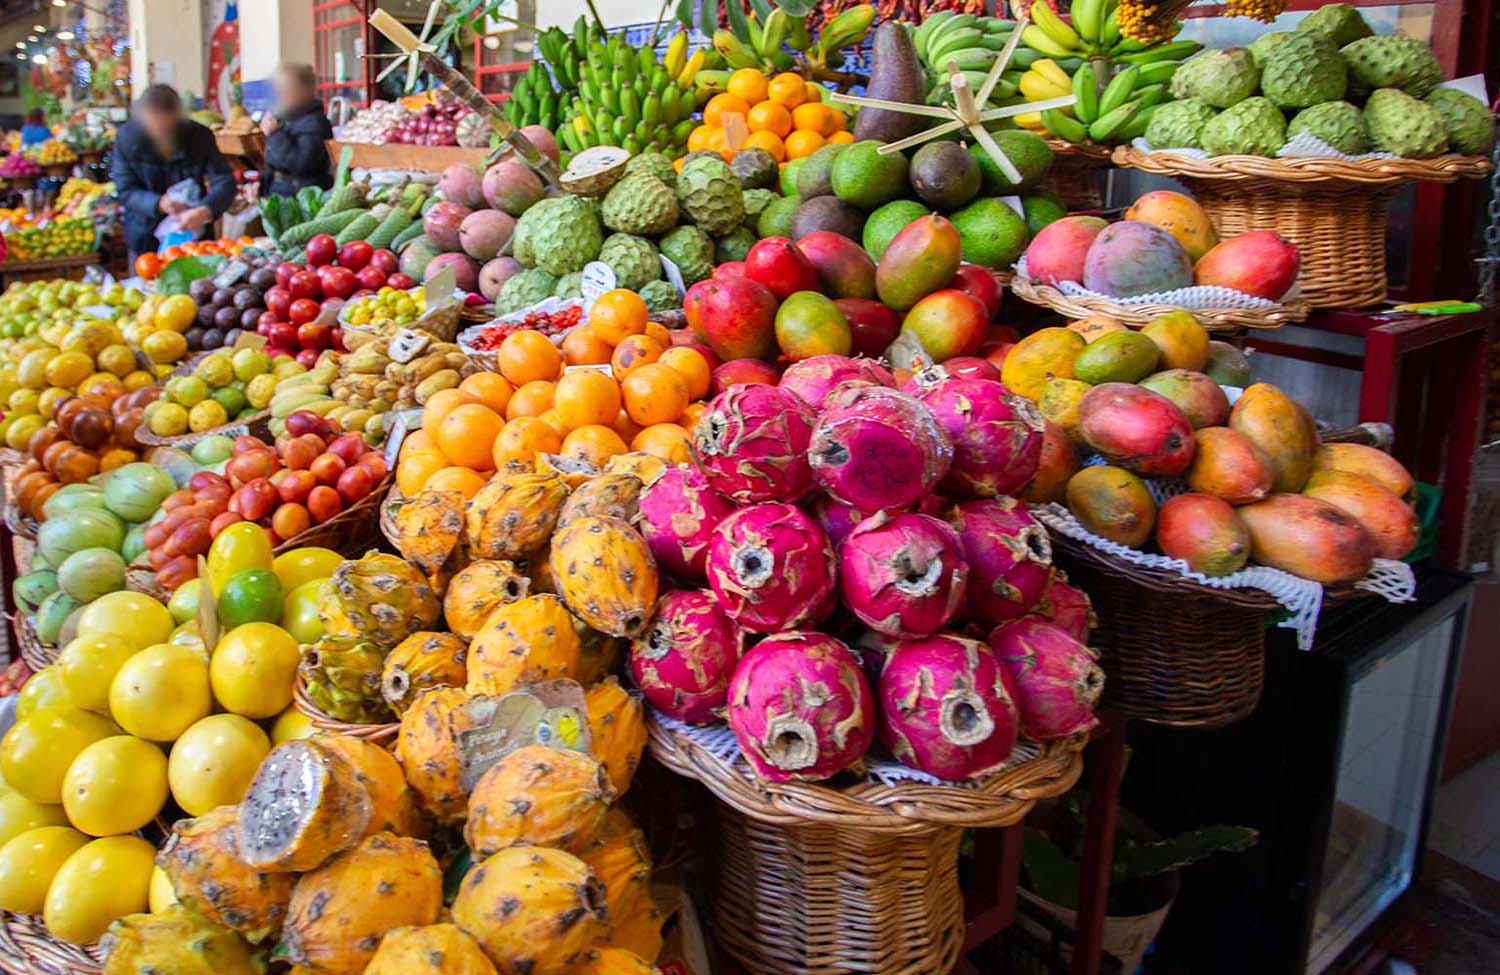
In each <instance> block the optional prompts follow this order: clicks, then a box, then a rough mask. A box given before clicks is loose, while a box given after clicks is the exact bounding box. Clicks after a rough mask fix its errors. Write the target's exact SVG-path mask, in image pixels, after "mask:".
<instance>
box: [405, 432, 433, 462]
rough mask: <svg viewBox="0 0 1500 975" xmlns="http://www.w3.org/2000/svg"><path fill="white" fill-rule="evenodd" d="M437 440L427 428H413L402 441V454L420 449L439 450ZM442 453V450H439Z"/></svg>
mask: <svg viewBox="0 0 1500 975" xmlns="http://www.w3.org/2000/svg"><path fill="white" fill-rule="evenodd" d="M437 449H438V445H437V441H436V440H434V439H432V435H431V434H429V433H428V432H427V431H426V430H420V429H418V430H413V431H411V432H410V433H408V434H407V435H406V439H404V440H402V441H401V456H402V457H405V456H406V455H407V454H408V453H416V452H417V451H419V450H437ZM439 452H440V453H441V451H439Z"/></svg>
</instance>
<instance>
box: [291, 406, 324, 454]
mask: <svg viewBox="0 0 1500 975" xmlns="http://www.w3.org/2000/svg"><path fill="white" fill-rule="evenodd" d="M327 424H328V421H327V420H325V419H323V418H322V417H321V416H319V415H318V414H316V413H314V412H313V411H312V410H297V411H295V412H293V413H292V414H291V415H290V416H288V417H287V418H286V432H287V433H289V434H291V435H292V436H294V437H300V436H302V435H303V434H304V433H317V434H321V433H322V432H323V431H324V430H326V429H328V426H327ZM318 450H319V451H320V452H321V451H322V450H323V444H322V441H319V442H318Z"/></svg>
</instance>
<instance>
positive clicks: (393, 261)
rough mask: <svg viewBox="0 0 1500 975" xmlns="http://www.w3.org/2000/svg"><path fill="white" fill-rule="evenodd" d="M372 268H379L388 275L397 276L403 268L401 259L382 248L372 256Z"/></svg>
mask: <svg viewBox="0 0 1500 975" xmlns="http://www.w3.org/2000/svg"><path fill="white" fill-rule="evenodd" d="M370 266H371V267H378V268H380V270H382V271H384V272H385V273H386V274H395V273H396V272H397V271H398V270H399V269H400V268H401V258H399V257H397V256H396V255H395V254H393V253H391V252H390V251H388V250H386V249H385V248H384V247H382V248H381V249H380V250H378V251H376V252H375V253H373V254H371V255H370Z"/></svg>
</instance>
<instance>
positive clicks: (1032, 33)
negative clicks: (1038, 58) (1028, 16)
mask: <svg viewBox="0 0 1500 975" xmlns="http://www.w3.org/2000/svg"><path fill="white" fill-rule="evenodd" d="M1021 41H1022V42H1023V43H1024V44H1025V45H1026V46H1027V47H1029V48H1031V49H1032V50H1033V51H1035V52H1037V53H1038V54H1042V55H1046V56H1047V57H1049V58H1071V57H1076V56H1077V55H1078V52H1077V51H1076V50H1074V49H1073V48H1070V47H1065V46H1064V45H1062V44H1059V43H1057V41H1054V40H1053V39H1052V36H1051V35H1050V34H1048V33H1047V32H1046V31H1044V30H1042V29H1041V28H1040V27H1038V26H1037V25H1036V24H1027V25H1026V29H1025V30H1023V31H1021Z"/></svg>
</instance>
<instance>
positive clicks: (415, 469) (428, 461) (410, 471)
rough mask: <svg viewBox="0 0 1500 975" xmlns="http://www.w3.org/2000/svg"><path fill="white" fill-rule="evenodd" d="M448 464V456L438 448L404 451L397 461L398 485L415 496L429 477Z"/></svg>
mask: <svg viewBox="0 0 1500 975" xmlns="http://www.w3.org/2000/svg"><path fill="white" fill-rule="evenodd" d="M447 466H448V458H446V457H444V456H443V455H442V454H441V453H439V452H438V451H436V450H418V451H414V452H412V453H410V454H406V453H403V455H402V457H401V460H400V461H398V462H397V463H396V486H397V487H398V488H400V489H401V493H402V494H404V495H406V496H407V497H408V498H414V497H416V496H417V495H418V494H420V493H421V491H422V485H424V484H426V483H427V479H428V478H429V477H431V476H432V475H434V474H436V473H437V472H438V471H440V470H442V469H443V468H445V467H447Z"/></svg>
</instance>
